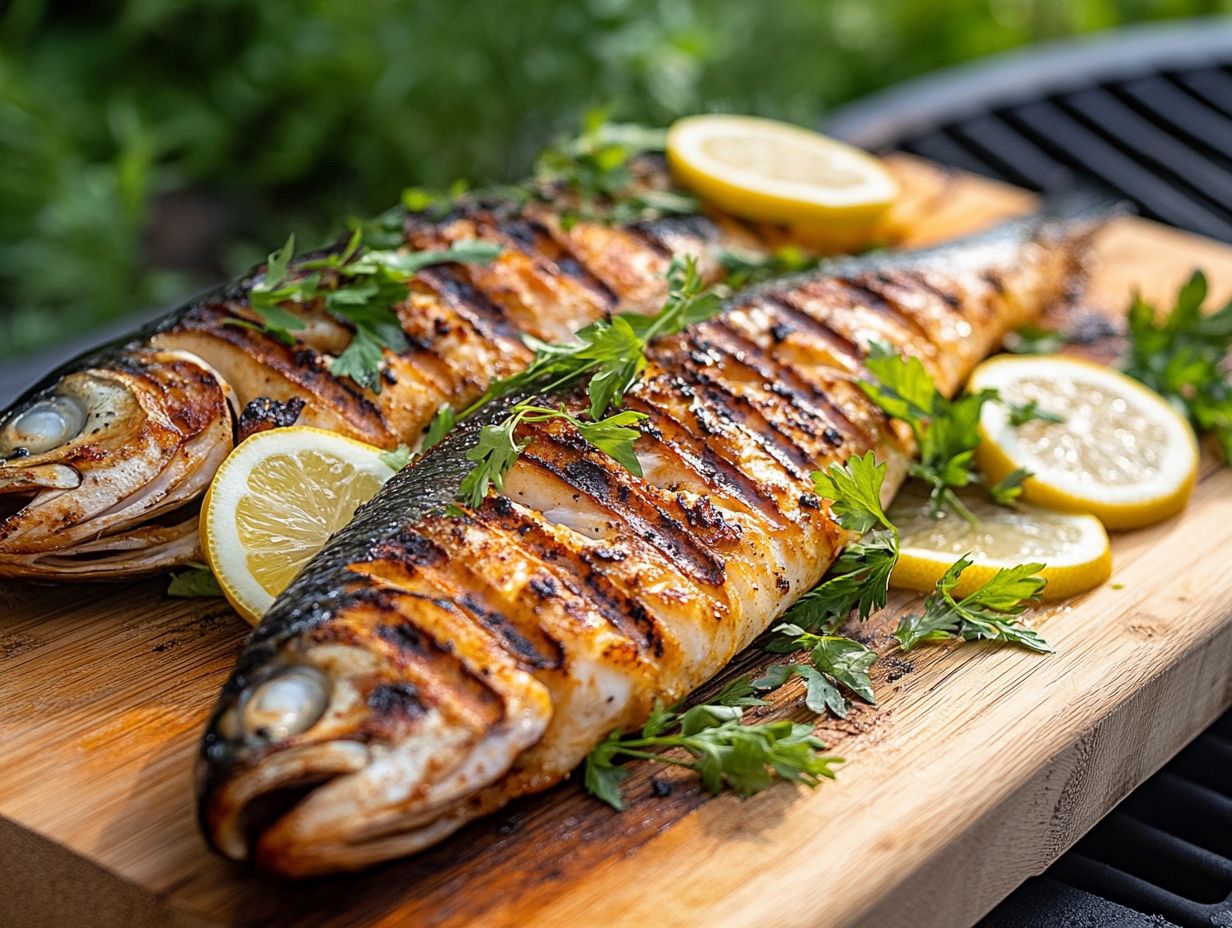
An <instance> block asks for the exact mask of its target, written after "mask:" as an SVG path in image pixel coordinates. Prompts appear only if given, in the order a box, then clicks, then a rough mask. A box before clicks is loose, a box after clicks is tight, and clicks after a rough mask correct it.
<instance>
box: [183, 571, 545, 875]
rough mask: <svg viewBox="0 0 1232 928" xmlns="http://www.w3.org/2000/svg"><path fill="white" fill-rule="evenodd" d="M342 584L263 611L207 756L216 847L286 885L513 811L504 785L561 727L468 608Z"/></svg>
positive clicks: (202, 787) (205, 815)
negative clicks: (473, 629)
mask: <svg viewBox="0 0 1232 928" xmlns="http://www.w3.org/2000/svg"><path fill="white" fill-rule="evenodd" d="M351 578H352V579H351V583H352V584H354V581H355V577H354V575H353V574H352V575H351ZM303 579H304V575H303V574H301V580H303ZM342 582H344V583H345V581H342ZM332 585H333V587H334V588H333V589H327V587H326V585H322V586H321V587H320V588H319V589H315V588H314V589H311V590H310V589H308V588H306V587H304V586H303V584H300V585H299V587H298V588H297V586H296V585H293V586H292V587H291V588H290V589H289V590H288V591H287V593H288V594H290V596H289V597H288V596H287V594H284V597H283V598H281V599H280V600H278V601H277V602H276V603H275V605H274V606H273V607H272V609H271V612H269V613H267V614H266V616H265V619H264V620H263V622H262V625H261V626H259V627H258V629H257V631H256V632H255V633H254V635H253V638H252V640H251V641H250V642H249V644H248V645H247V646H246V648H245V651H244V653H243V655H242V656H241V660H240V664H239V667H238V669H237V671H236V673H235V674H234V675H233V677H232V678H231V680H230V682H229V683H228V684H227V686H226V687H225V688H224V690H223V694H222V697H221V699H220V701H219V704H218V706H217V708H216V709H215V712H214V714H213V717H212V718H211V720H210V722H209V725H208V728H207V732H206V735H205V738H204V739H203V742H202V748H201V754H200V758H199V761H198V770H197V776H198V793H199V800H200V804H199V814H200V819H201V825H202V831H203V833H204V834H205V835H206V837H207V840H208V841H209V842H210V844H212V845H213V847H214V848H215V849H216V850H218V851H219V852H221V853H222V854H223V855H224V856H226V857H229V858H231V859H233V860H251V861H254V862H255V863H256V864H257V865H258V866H260V867H262V868H263V869H266V870H271V871H275V872H278V873H281V874H284V875H288V876H296V877H299V876H308V875H313V874H318V873H327V872H333V871H338V870H354V869H359V868H362V867H366V866H369V865H371V864H373V863H376V862H378V861H381V860H386V859H389V858H393V857H399V856H403V855H405V854H408V853H411V852H413V851H415V850H418V849H420V848H422V847H426V846H427V845H429V844H431V843H433V842H434V841H436V840H438V839H439V838H441V837H443V836H444V835H447V834H449V833H450V832H452V831H453V830H455V829H457V828H458V827H460V826H461V825H462V824H464V823H465V822H467V821H469V820H470V819H472V818H474V817H476V816H477V815H481V814H483V813H484V812H486V811H488V810H489V809H491V808H495V807H496V806H499V805H501V804H502V803H503V800H499V801H498V798H497V797H498V796H499V795H500V793H499V790H500V786H499V785H494V784H498V782H499V781H500V779H501V778H502V777H503V776H504V775H506V774H507V773H508V771H509V770H510V768H511V767H512V766H513V765H514V763H515V761H516V760H517V758H518V757H519V755H520V754H521V753H522V752H523V751H524V750H525V749H527V748H528V747H530V746H531V745H533V744H534V743H536V742H537V741H538V740H539V739H540V738H541V737H542V735H543V732H544V730H545V728H546V726H547V724H548V720H549V718H550V716H551V700H550V697H549V695H548V693H547V690H546V688H545V687H544V685H543V684H541V683H540V682H539V681H538V680H536V679H535V678H534V677H532V676H531V675H530V674H529V673H526V672H524V671H522V670H519V669H518V668H516V667H514V666H511V665H510V664H509V662H508V657H507V655H506V654H504V652H501V651H500V650H499V649H498V648H496V647H495V646H494V645H492V644H491V643H490V642H483V641H480V640H477V639H474V640H467V638H468V633H467V632H466V631H465V628H464V627H463V626H464V623H463V622H461V621H459V615H458V614H457V610H456V608H455V607H453V606H451V605H449V604H448V603H446V602H444V601H439V600H433V599H431V598H428V597H419V596H415V595H412V594H406V593H404V592H395V591H389V590H378V591H375V592H373V591H371V590H367V591H360V592H357V593H354V594H352V593H348V592H346V590H345V589H342V590H340V589H339V588H338V586H337V582H335V583H334V584H332ZM318 593H319V595H317V594H318ZM309 598H311V602H309ZM296 600H298V601H299V603H300V605H302V606H303V607H304V608H303V609H302V610H300V609H298V608H297V607H294V606H292V605H290V604H292V603H294V602H295V601H296ZM306 616H314V617H315V618H305V617H306ZM284 620H286V621H285V622H284ZM451 621H452V622H454V623H456V629H457V634H456V635H455V636H454V638H453V640H452V641H449V642H447V641H446V640H444V639H443V637H442V636H443V634H444V633H443V631H442V629H444V628H446V627H447V626H448V623H450V622H451ZM434 626H435V631H433V630H432V629H433V627H434ZM279 629H281V631H280V630H279ZM462 655H467V657H463V656H462Z"/></svg>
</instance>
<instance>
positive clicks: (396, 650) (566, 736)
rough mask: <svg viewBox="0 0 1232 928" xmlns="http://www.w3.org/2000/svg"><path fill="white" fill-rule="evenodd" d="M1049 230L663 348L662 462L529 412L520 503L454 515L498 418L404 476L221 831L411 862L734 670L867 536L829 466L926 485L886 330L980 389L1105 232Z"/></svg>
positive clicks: (295, 589) (349, 547)
mask: <svg viewBox="0 0 1232 928" xmlns="http://www.w3.org/2000/svg"><path fill="white" fill-rule="evenodd" d="M1027 228H1028V227H1027V226H1026V225H1024V224H1019V225H1016V226H1013V227H1011V229H1010V230H1008V231H1006V232H1003V233H1001V234H1000V235H999V236H992V237H990V238H987V239H984V240H983V243H982V244H968V245H964V246H954V247H952V248H949V249H942V250H938V251H935V252H930V253H927V254H924V255H923V256H917V257H915V258H914V259H911V258H894V257H889V258H877V259H873V260H872V261H870V262H857V261H850V262H847V263H845V264H843V265H840V266H838V267H837V268H835V269H832V271H831V272H830V273H828V274H817V275H812V276H809V277H804V278H799V279H795V280H793V281H790V282H787V283H784V284H780V285H779V286H776V287H768V288H763V289H760V290H758V291H755V292H754V293H753V294H752V295H750V296H747V297H744V298H742V299H737V300H735V301H733V303H732V304H731V305H730V306H729V309H728V311H727V312H726V314H725V315H724V316H723V317H721V318H718V319H716V320H713V321H711V322H707V323H704V324H702V325H699V326H696V327H694V328H693V329H691V330H689V331H688V332H686V333H684V334H682V335H680V336H677V337H674V338H671V339H667V340H664V341H663V342H661V343H658V344H656V345H655V346H654V347H653V349H652V351H651V353H650V354H651V358H650V365H649V367H648V369H647V372H646V375H645V378H644V380H643V381H642V382H641V383H640V384H639V385H638V386H637V387H636V388H635V389H634V390H632V391H631V392H630V394H629V397H628V401H627V402H628V406H629V407H631V408H633V409H637V410H639V411H642V412H645V413H647V414H648V416H649V418H648V419H647V420H646V422H645V423H644V425H643V427H642V432H643V437H642V438H641V439H639V441H638V445H637V453H638V456H639V458H640V459H641V461H642V465H643V469H644V471H645V476H644V478H639V477H636V476H634V475H633V474H632V473H630V472H629V471H627V470H625V469H624V468H622V467H621V466H620V465H618V464H616V463H615V462H614V461H613V460H612V459H610V458H608V457H607V456H605V455H603V454H601V453H598V452H597V451H595V450H594V449H593V448H591V447H590V446H589V445H587V443H586V442H584V441H582V440H581V439H580V438H579V437H578V436H577V435H576V433H575V432H573V431H572V430H571V428H569V427H567V426H564V425H562V424H561V423H559V422H553V423H550V424H547V425H543V424H541V425H538V426H534V427H529V428H527V429H526V431H525V432H524V433H523V435H524V437H526V438H528V439H530V444H529V446H528V447H527V449H526V451H525V453H524V454H523V455H522V458H521V460H520V461H519V463H518V464H517V465H516V466H515V467H514V469H513V470H512V471H511V472H510V474H509V475H508V478H507V482H506V495H505V496H489V498H488V499H487V500H486V501H485V502H484V504H483V505H482V506H480V507H479V508H478V509H469V508H464V510H463V511H462V513H461V514H460V515H459V514H456V513H457V511H456V510H455V511H454V512H455V514H454V515H449V514H446V513H444V512H442V511H441V507H442V506H443V504H444V503H445V502H447V501H448V500H449V499H450V496H451V494H452V492H453V488H456V486H457V482H458V480H459V478H460V476H461V473H462V472H464V471H465V469H466V468H467V466H468V465H467V462H466V461H465V460H464V459H463V457H462V454H463V452H464V451H465V448H466V447H467V446H468V443H469V441H470V440H471V439H470V434H471V433H472V432H473V429H474V428H475V424H474V423H471V424H469V429H465V430H464V431H463V432H462V433H461V434H458V435H455V436H454V437H453V438H452V439H451V440H447V441H446V442H445V443H443V444H442V445H441V446H440V447H439V448H438V449H437V450H436V451H434V452H433V453H432V454H430V455H428V456H427V457H426V458H425V459H424V460H423V461H422V462H421V463H420V464H418V465H417V466H415V467H412V468H409V469H408V470H406V471H404V472H403V473H401V474H400V475H398V476H397V477H396V478H395V479H394V480H393V481H391V482H390V484H389V485H387V486H386V487H385V489H384V490H383V491H382V492H381V493H380V494H379V495H378V496H377V498H376V499H375V500H373V502H372V503H370V504H369V505H368V506H366V507H364V508H363V509H361V511H360V513H359V514H358V515H357V517H356V520H355V522H353V523H352V524H351V525H350V526H349V527H348V528H347V529H345V530H344V531H343V532H341V533H340V534H339V535H338V536H336V537H335V538H334V539H333V540H332V541H331V543H330V544H329V545H328V546H327V547H326V548H325V550H323V551H322V552H321V554H320V555H318V556H317V558H315V559H314V560H313V561H312V562H311V563H310V564H309V565H308V566H307V567H306V568H305V570H304V571H303V573H301V574H300V576H299V577H298V578H297V580H296V581H295V582H294V583H293V584H292V586H291V587H290V588H289V589H288V590H287V591H286V592H285V593H284V594H283V595H282V596H281V597H280V598H279V599H278V600H277V601H276V602H275V604H274V606H273V607H272V608H271V609H270V611H269V612H268V613H267V615H266V616H265V619H264V620H263V621H262V623H261V625H260V626H259V627H258V629H257V630H256V632H255V633H254V636H253V639H252V641H251V642H250V643H249V645H248V646H247V648H246V649H245V652H244V654H243V655H242V657H241V659H240V662H239V666H238V669H237V671H236V674H235V676H234V677H233V679H232V681H231V682H230V683H229V684H228V686H227V687H226V688H225V689H224V691H223V694H222V697H221V699H220V702H219V706H218V709H217V710H216V713H215V716H214V718H213V720H212V722H211V725H210V727H209V730H208V732H207V735H206V738H205V740H204V742H203V746H202V755H201V764H200V784H201V803H202V804H201V816H202V824H203V827H204V828H205V831H206V834H207V835H208V837H209V839H210V841H211V842H212V843H213V844H214V846H215V847H217V848H218V849H220V850H221V851H222V852H223V853H225V854H227V855H229V856H231V857H234V858H250V859H255V861H256V862H257V863H258V864H259V865H260V866H262V867H265V868H268V869H271V870H275V871H278V872H280V873H284V874H288V875H293V876H304V875H311V874H317V873H324V872H329V871H335V870H349V869H355V868H359V867H363V866H367V865H369V864H372V863H374V862H376V861H379V860H383V859H387V858H390V857H395V856H399V855H403V854H407V853H411V852H413V851H416V850H418V849H420V848H423V847H425V846H427V845H429V844H431V843H432V842H434V841H436V840H439V839H440V838H441V837H443V836H444V835H446V834H448V833H450V832H451V831H453V830H454V829H456V828H457V827H459V826H460V825H461V824H463V823H464V822H466V821H469V820H470V819H472V818H474V817H476V816H478V815H481V814H484V813H486V812H489V811H491V810H492V809H495V808H498V807H499V806H501V805H503V804H504V803H506V802H507V801H509V799H511V798H513V797H515V796H519V795H523V794H526V793H529V792H533V791H536V790H541V789H544V788H546V787H547V786H550V785H551V784H553V783H555V782H557V781H559V780H560V779H561V778H562V777H564V776H566V775H567V774H568V772H569V771H570V770H571V769H573V767H574V766H575V765H576V764H577V763H578V762H579V761H580V760H581V759H582V758H583V757H584V756H585V754H586V753H587V752H588V751H589V750H590V748H591V747H593V745H594V744H595V743H596V742H597V741H598V740H599V739H601V738H602V737H603V736H604V735H605V734H606V733H607V732H609V731H611V730H612V729H615V728H621V727H630V726H633V725H637V724H639V723H640V722H641V721H642V720H644V719H645V717H646V715H647V713H648V712H649V710H650V708H651V706H652V704H653V702H654V700H655V699H663V700H665V701H667V702H671V701H673V700H676V699H678V698H680V697H682V696H684V695H685V694H686V693H688V692H689V691H691V690H692V689H694V688H695V687H697V686H698V685H699V684H701V683H702V682H703V681H705V680H706V679H708V678H709V677H710V676H711V675H712V674H714V673H715V672H716V671H717V670H719V669H720V668H721V667H722V666H723V665H724V664H726V663H727V662H728V661H729V660H730V659H731V657H732V656H733V655H734V654H735V653H736V652H737V651H739V650H740V649H741V648H743V647H745V646H746V645H747V644H748V643H749V642H750V641H751V640H752V639H753V638H754V637H755V636H756V635H757V634H758V633H760V632H761V631H763V630H764V629H765V628H766V627H768V626H769V624H770V623H771V622H772V621H773V619H774V617H775V616H777V615H779V614H781V612H782V611H783V610H784V609H785V608H786V607H787V606H788V605H789V604H790V603H791V602H792V601H793V600H794V599H795V598H797V597H798V596H799V595H800V594H801V593H803V592H804V591H805V590H807V589H808V588H810V587H811V586H812V585H813V584H814V583H816V582H817V580H818V579H819V578H820V577H821V575H822V574H823V573H824V571H825V569H826V568H827V566H828V565H829V564H830V563H831V561H832V560H833V558H834V557H835V555H836V554H837V552H838V550H839V548H840V546H841V545H842V544H843V543H844V542H845V541H846V539H845V538H843V537H841V532H840V531H839V530H838V528H837V527H836V525H835V523H834V522H833V520H832V519H831V517H830V515H829V513H828V509H827V507H826V505H825V504H824V503H822V502H820V501H819V500H818V499H817V498H816V497H815V496H814V495H813V491H812V485H811V482H810V479H809V474H810V472H811V471H812V470H813V469H815V468H817V467H820V466H823V465H825V464H827V463H829V462H833V461H841V460H844V459H846V458H847V457H848V456H849V455H851V454H856V453H862V452H864V451H867V450H869V449H872V450H875V451H876V452H877V453H878V455H879V456H880V457H881V458H883V459H884V460H886V461H888V462H889V465H890V476H889V479H888V480H887V491H892V490H893V489H894V488H896V487H897V485H898V483H899V482H900V481H901V479H902V475H903V473H904V471H905V469H906V465H907V462H908V460H909V454H910V451H911V449H910V448H909V447H907V445H906V444H905V442H906V441H907V439H906V438H905V437H903V435H902V434H901V433H896V432H895V430H894V428H892V427H891V424H890V423H889V422H888V421H887V420H886V418H885V417H884V416H883V415H882V414H881V413H880V412H879V411H878V410H877V409H876V408H875V407H873V406H872V405H871V404H870V403H869V402H868V401H867V400H866V399H865V398H864V397H863V395H862V394H861V393H860V391H859V390H858V389H857V388H856V386H855V385H854V383H853V381H854V380H856V379H858V378H859V377H860V376H861V365H862V358H863V356H864V352H865V350H866V348H867V345H868V343H869V341H870V340H872V339H880V340H884V341H886V342H889V343H890V344H892V345H894V346H897V347H898V348H899V349H901V350H903V351H906V352H909V353H912V354H914V355H916V356H918V357H920V358H921V360H923V362H924V363H925V365H926V366H927V367H928V368H929V370H930V371H931V372H932V374H933V375H934V376H935V377H936V378H937V381H938V383H939V384H940V386H941V387H942V389H944V390H946V391H947V392H952V391H953V390H955V389H956V388H957V387H958V385H959V384H960V383H961V381H962V380H963V378H964V377H965V376H966V375H967V373H968V372H969V371H970V369H971V368H972V366H973V365H974V364H975V363H976V362H977V361H978V360H979V359H980V358H981V357H983V356H984V355H985V354H986V353H987V352H989V351H990V350H991V349H993V347H994V346H995V345H996V344H997V343H998V341H999V339H1000V338H1001V337H1002V335H1003V334H1004V333H1005V332H1006V331H1007V330H1009V329H1011V328H1013V327H1016V326H1018V325H1020V324H1022V323H1023V322H1025V321H1027V320H1028V319H1030V318H1032V317H1033V316H1034V315H1036V314H1037V313H1038V312H1039V311H1040V309H1041V308H1042V307H1043V306H1044V305H1045V304H1047V303H1049V302H1051V301H1053V300H1055V299H1056V298H1058V297H1059V296H1060V295H1061V293H1062V291H1063V290H1064V289H1065V287H1066V286H1067V284H1068V283H1069V281H1070V279H1071V277H1072V276H1073V273H1074V270H1075V267H1076V261H1077V255H1078V253H1079V251H1080V250H1081V249H1080V239H1081V236H1080V235H1076V236H1067V235H1060V234H1057V233H1055V232H1053V231H1049V232H1045V233H1043V234H1041V235H1039V236H1038V237H1033V238H1030V239H1026V238H1024V237H1023V236H1024V235H1025V232H1024V230H1025V229H1027ZM1036 232H1038V230H1036ZM274 710H276V711H274ZM271 719H272V720H273V721H272V723H271ZM271 726H272V727H271Z"/></svg>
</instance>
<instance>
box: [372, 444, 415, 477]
mask: <svg viewBox="0 0 1232 928" xmlns="http://www.w3.org/2000/svg"><path fill="white" fill-rule="evenodd" d="M377 457H379V458H380V459H381V462H382V463H383V464H384V465H385V466H386V467H388V468H389V469H390V470H392V471H400V470H402V468H404V467H406V465H408V464H410V463H411V457H412V455H411V449H410V448H409V447H408V446H407V445H399V446H398V447H397V448H394V449H393V450H392V451H382V452H381V453H380V454H378V455H377Z"/></svg>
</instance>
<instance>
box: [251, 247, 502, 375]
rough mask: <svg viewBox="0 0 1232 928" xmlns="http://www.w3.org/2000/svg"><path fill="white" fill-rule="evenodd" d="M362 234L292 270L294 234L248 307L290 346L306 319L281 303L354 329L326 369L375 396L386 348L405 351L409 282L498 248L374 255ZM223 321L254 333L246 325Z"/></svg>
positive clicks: (475, 259)
mask: <svg viewBox="0 0 1232 928" xmlns="http://www.w3.org/2000/svg"><path fill="white" fill-rule="evenodd" d="M363 234H364V231H363V229H361V228H357V229H355V230H354V232H353V233H352V234H351V238H350V239H349V240H348V242H347V245H346V247H345V248H344V249H343V250H342V251H341V252H338V253H336V254H331V255H327V256H325V257H323V258H314V259H310V260H305V261H300V262H299V264H298V266H297V267H296V268H295V271H294V272H292V270H291V261H292V258H293V256H294V254H295V236H294V235H292V236H291V237H290V238H288V239H287V242H286V244H285V245H284V246H283V247H282V248H280V249H279V250H278V251H276V252H274V253H273V254H271V255H270V256H269V261H268V263H267V264H266V270H265V274H264V275H263V276H262V278H261V279H260V280H259V281H257V282H256V283H255V284H254V285H253V287H252V290H251V293H250V297H249V305H250V307H251V310H252V312H253V314H254V315H255V316H257V318H258V319H260V320H261V325H260V329H261V331H264V332H265V333H266V334H268V335H270V336H272V337H274V338H277V339H279V340H280V341H282V342H285V343H286V344H289V345H293V344H295V334H294V333H295V332H297V331H299V330H301V329H303V327H304V320H303V319H302V318H301V317H300V316H298V315H297V314H296V313H294V312H292V311H290V310H289V309H287V308H286V304H288V303H290V304H297V305H299V306H308V305H309V304H313V303H316V302H317V301H320V303H321V305H322V306H323V307H324V309H325V310H326V311H327V312H329V313H331V314H332V315H334V316H336V317H338V318H340V319H344V320H346V321H347V322H349V323H351V325H352V326H353V327H354V330H355V334H354V336H353V337H352V338H351V341H350V343H349V344H348V345H347V347H346V348H345V349H344V350H343V352H342V354H340V355H339V356H338V357H337V358H335V359H334V361H333V363H332V364H331V365H330V373H332V374H334V375H335V376H337V377H350V378H351V379H352V380H354V381H355V382H356V383H358V384H360V385H362V386H365V387H367V388H368V389H370V390H372V391H373V392H376V393H379V392H380V390H381V382H380V378H379V377H378V376H377V373H378V371H379V370H380V366H381V361H382V359H383V358H384V352H385V349H387V348H388V349H391V350H394V351H399V350H401V349H403V348H405V347H406V345H407V342H406V336H405V334H404V333H403V331H402V327H401V325H400V324H399V322H398V317H397V315H396V314H395V313H394V307H395V306H396V305H398V304H399V303H401V302H402V301H403V300H405V299H406V296H407V284H408V283H409V281H410V280H411V278H412V277H414V275H415V274H416V273H417V272H418V271H420V270H422V269H423V268H425V267H429V266H431V265H434V264H446V263H450V262H460V263H465V262H470V263H483V262H486V261H491V260H492V259H493V258H495V257H496V256H497V255H498V254H500V251H501V249H500V246H498V245H494V244H490V243H488V242H479V241H461V242H456V243H454V244H453V245H451V246H450V247H449V248H447V249H443V250H434V251H404V250H401V249H398V248H389V249H373V248H365V247H363V246H362V239H363ZM228 321H229V322H230V323H231V324H233V325H243V326H247V327H249V328H252V327H254V325H253V323H251V322H249V321H248V320H243V319H232V320H228Z"/></svg>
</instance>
